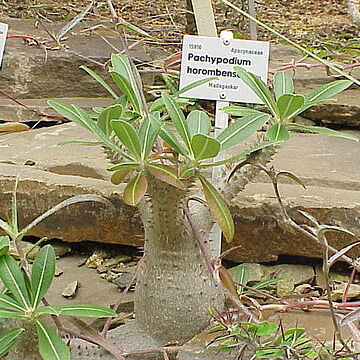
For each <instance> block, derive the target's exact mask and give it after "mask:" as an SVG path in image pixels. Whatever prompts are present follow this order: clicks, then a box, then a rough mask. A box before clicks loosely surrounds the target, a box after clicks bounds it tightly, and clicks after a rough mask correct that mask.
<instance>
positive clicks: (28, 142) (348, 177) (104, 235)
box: [0, 123, 360, 262]
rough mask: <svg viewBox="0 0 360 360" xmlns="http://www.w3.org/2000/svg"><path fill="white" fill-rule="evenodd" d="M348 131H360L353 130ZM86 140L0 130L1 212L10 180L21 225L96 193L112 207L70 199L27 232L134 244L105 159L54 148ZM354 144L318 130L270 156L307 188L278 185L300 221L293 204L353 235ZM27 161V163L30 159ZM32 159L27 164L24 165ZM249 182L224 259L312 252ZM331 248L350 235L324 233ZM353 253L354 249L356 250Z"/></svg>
mask: <svg viewBox="0 0 360 360" xmlns="http://www.w3.org/2000/svg"><path fill="white" fill-rule="evenodd" d="M351 133H353V134H358V135H359V132H356V131H352V132H351ZM71 139H77V140H80V139H82V140H91V139H92V137H91V136H89V135H88V134H87V133H86V132H85V130H83V129H81V128H80V127H78V126H77V125H76V124H72V123H68V124H62V125H58V126H55V127H52V128H42V129H37V130H31V131H28V132H26V133H19V134H10V135H1V136H0V147H1V152H0V173H1V176H0V189H1V191H0V204H1V207H0V213H1V214H0V215H1V216H5V215H6V213H7V212H8V211H9V209H10V201H9V200H10V198H11V192H12V189H13V182H14V179H15V177H16V176H17V175H20V184H19V189H18V201H19V214H20V223H21V224H23V225H25V224H27V223H28V222H30V221H31V220H32V219H33V218H34V217H35V216H37V215H39V214H41V213H42V212H45V211H46V210H47V209H49V208H50V207H51V206H53V205H55V204H57V203H58V202H60V201H62V200H64V199H65V198H67V197H70V196H72V195H76V194H84V193H95V194H99V195H102V196H104V197H106V198H107V199H109V200H110V201H111V202H112V203H113V204H114V206H115V211H113V210H111V209H110V208H106V207H104V205H101V204H94V203H84V204H77V205H73V206H71V207H69V208H68V209H64V210H62V211H61V212H60V213H59V214H56V215H53V216H52V217H50V218H49V219H47V220H45V221H44V222H43V223H41V224H40V225H39V226H37V227H36V228H34V230H33V232H32V235H35V236H48V237H50V238H60V239H63V240H65V241H69V242H77V241H85V240H90V241H98V242H104V243H113V244H117V243H118V244H126V245H135V246H139V245H142V244H143V231H142V226H141V222H140V219H139V217H138V214H137V212H136V210H135V209H134V208H132V207H130V206H127V205H125V204H124V203H123V201H122V200H121V195H120V194H121V190H122V189H123V187H122V186H114V185H112V184H110V183H109V181H108V177H109V174H108V173H107V172H106V167H107V166H108V163H107V162H106V160H105V158H104V155H103V154H102V151H101V149H100V148H99V147H79V146H75V145H69V146H63V147H59V146H58V145H57V144H58V143H59V142H61V141H64V140H71ZM358 150H359V144H358V143H355V142H350V141H348V140H344V139H340V138H329V137H324V136H322V135H304V134H294V136H293V139H292V140H291V141H289V142H288V143H287V144H286V145H285V146H284V148H283V149H280V150H279V151H278V154H277V156H276V157H275V166H276V168H278V169H281V170H288V171H292V172H294V173H295V174H296V175H297V176H299V177H300V178H302V179H303V181H304V182H305V183H306V184H307V186H308V187H307V190H305V189H303V188H302V187H300V186H299V185H294V184H290V183H289V182H287V181H285V182H284V183H282V184H281V185H280V191H281V194H282V196H283V199H284V202H285V204H286V205H287V208H288V210H289V213H290V214H291V215H292V216H294V217H295V218H296V219H297V220H299V221H301V222H303V221H304V219H303V218H302V217H300V216H299V214H298V213H297V209H303V210H305V211H308V212H309V213H311V214H312V215H314V216H315V217H317V218H318V220H319V221H320V222H321V223H324V224H331V225H339V226H344V227H346V228H348V229H349V230H351V231H353V232H355V233H356V234H357V235H358V236H360V233H359V232H360V230H359V229H360V228H359V219H360V173H359V171H360V166H359V165H360V152H359V151H358ZM29 160H30V162H29ZM25 163H27V164H33V165H32V166H29V165H24V164H25ZM259 181H260V182H258V183H253V184H250V185H249V186H248V187H247V188H246V190H245V191H244V192H242V193H241V194H239V196H238V198H237V199H236V200H235V201H234V202H233V204H232V212H233V215H234V219H235V226H236V234H235V239H234V241H233V242H232V243H231V244H229V245H226V244H225V247H226V248H229V247H232V246H236V245H239V244H241V245H242V248H241V249H238V250H236V251H234V252H232V253H231V254H230V255H229V257H230V258H231V259H233V260H236V261H246V262H257V261H258V262H262V261H270V260H275V259H276V258H277V257H278V256H279V255H285V254H286V255H301V256H313V257H319V256H320V255H321V251H320V250H321V249H320V248H319V247H318V246H316V244H313V243H311V242H310V241H309V240H307V239H304V238H303V237H301V236H299V235H296V236H294V235H292V234H289V233H284V231H283V230H282V229H281V228H280V227H279V226H278V225H277V222H276V214H277V213H278V211H279V210H278V206H277V202H276V199H275V197H274V195H273V191H272V188H271V185H270V184H269V183H268V179H267V178H266V177H261V178H260V180H259ZM330 240H331V243H332V244H333V245H334V246H335V247H337V248H341V247H342V246H344V245H346V244H348V243H350V242H353V241H355V239H353V238H351V237H349V236H346V237H345V236H336V237H330ZM355 253H356V254H359V255H360V251H355Z"/></svg>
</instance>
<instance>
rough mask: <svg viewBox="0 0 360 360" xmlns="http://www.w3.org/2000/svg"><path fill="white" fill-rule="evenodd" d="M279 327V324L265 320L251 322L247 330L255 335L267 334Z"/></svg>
mask: <svg viewBox="0 0 360 360" xmlns="http://www.w3.org/2000/svg"><path fill="white" fill-rule="evenodd" d="M278 328H279V325H277V324H275V323H271V322H267V321H263V322H259V323H257V324H253V325H251V326H250V327H249V329H248V331H251V332H252V333H253V334H254V335H255V336H269V335H271V334H272V333H274V332H275V331H276V330H277V329H278Z"/></svg>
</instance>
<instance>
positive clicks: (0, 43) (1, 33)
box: [0, 23, 9, 68]
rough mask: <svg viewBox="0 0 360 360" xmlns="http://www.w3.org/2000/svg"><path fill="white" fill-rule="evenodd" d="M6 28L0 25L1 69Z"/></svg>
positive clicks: (6, 26)
mask: <svg viewBox="0 0 360 360" xmlns="http://www.w3.org/2000/svg"><path fill="white" fill-rule="evenodd" d="M8 28H9V25H8V24H4V23H0V68H1V63H2V58H3V54H4V49H5V42H6V37H7V32H8Z"/></svg>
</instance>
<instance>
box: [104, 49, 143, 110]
mask: <svg viewBox="0 0 360 360" xmlns="http://www.w3.org/2000/svg"><path fill="white" fill-rule="evenodd" d="M111 65H112V69H110V72H115V73H117V74H118V75H119V76H121V77H122V78H123V79H124V80H125V83H128V84H129V86H130V88H131V94H134V98H130V96H129V94H128V93H126V92H124V94H125V95H126V96H127V97H128V99H129V101H130V102H131V103H132V104H133V106H134V104H135V105H136V106H134V109H135V110H136V111H137V112H139V113H140V112H142V110H143V109H142V98H141V86H142V85H141V80H140V76H139V74H138V72H137V70H136V68H135V67H133V66H132V65H131V61H130V60H129V59H128V57H127V56H125V55H124V54H112V55H111ZM115 77H116V76H115ZM116 78H117V77H116ZM118 80H119V78H118ZM125 85H126V84H125ZM126 87H127V85H126Z"/></svg>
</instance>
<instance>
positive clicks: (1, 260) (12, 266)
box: [0, 255, 30, 309]
mask: <svg viewBox="0 0 360 360" xmlns="http://www.w3.org/2000/svg"><path fill="white" fill-rule="evenodd" d="M0 278H1V280H2V282H3V283H4V285H5V287H6V288H7V289H8V290H9V291H10V292H11V293H12V295H13V296H14V298H15V299H16V300H17V301H18V302H19V304H20V305H21V306H22V307H24V308H26V309H27V308H28V307H29V306H30V297H29V294H28V291H27V288H26V284H25V278H24V275H23V273H22V271H21V269H20V267H19V265H18V263H17V262H16V261H15V260H14V259H13V258H12V257H11V256H10V255H4V256H2V257H0Z"/></svg>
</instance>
